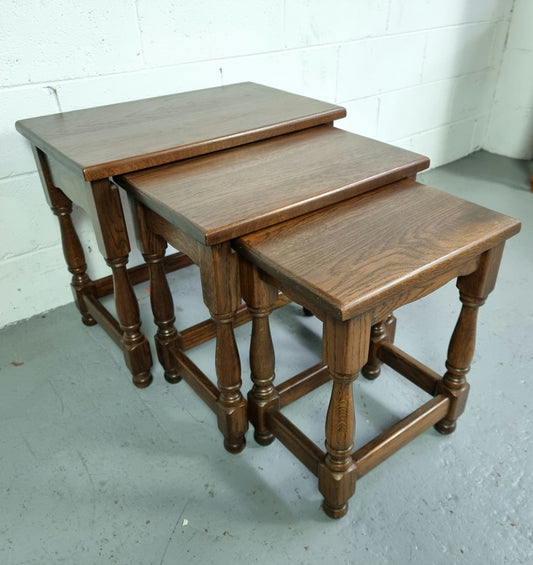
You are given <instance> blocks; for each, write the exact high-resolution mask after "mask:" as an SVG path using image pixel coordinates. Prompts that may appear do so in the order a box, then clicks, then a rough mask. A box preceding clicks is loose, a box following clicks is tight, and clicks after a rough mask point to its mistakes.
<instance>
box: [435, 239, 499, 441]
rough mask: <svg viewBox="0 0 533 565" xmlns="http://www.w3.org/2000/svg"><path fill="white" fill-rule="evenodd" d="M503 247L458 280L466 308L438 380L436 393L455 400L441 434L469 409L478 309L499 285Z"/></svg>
mask: <svg viewBox="0 0 533 565" xmlns="http://www.w3.org/2000/svg"><path fill="white" fill-rule="evenodd" d="M503 246H504V244H500V245H499V246H498V247H495V248H493V249H491V250H489V251H487V252H486V253H484V254H483V255H482V256H481V258H480V262H479V267H478V268H477V270H476V271H474V272H473V273H471V274H470V275H466V276H463V277H459V278H458V279H457V287H458V288H459V296H460V299H461V302H462V308H461V313H460V314H459V319H458V321H457V324H456V326H455V329H454V331H453V334H452V338H451V340H450V345H449V347H448V359H447V361H446V369H447V370H446V373H445V375H444V377H443V378H442V380H440V381H439V382H438V384H437V390H436V394H435V395H438V394H446V395H448V396H449V398H450V400H451V402H450V410H449V412H448V414H447V415H446V417H445V418H444V419H442V420H441V421H440V422H438V423H437V424H436V425H435V429H436V430H437V431H438V432H440V433H441V434H451V433H452V432H453V431H454V430H455V428H456V425H457V418H458V417H459V416H460V415H461V414H462V413H463V412H464V410H465V406H466V400H467V397H468V391H469V388H470V385H469V384H468V382H467V381H466V375H467V374H468V372H469V371H470V363H471V362H472V358H473V356H474V347H475V341H476V326H477V314H478V309H479V307H480V306H482V305H483V304H484V303H485V300H486V298H487V296H488V295H489V293H490V292H492V290H493V289H494V285H495V284H496V277H497V275H498V268H499V266H500V261H501V257H502V253H503Z"/></svg>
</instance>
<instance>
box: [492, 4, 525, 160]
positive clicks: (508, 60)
mask: <svg viewBox="0 0 533 565" xmlns="http://www.w3.org/2000/svg"><path fill="white" fill-rule="evenodd" d="M484 147H485V148H486V149H487V150H489V151H492V152H493V153H498V154H501V155H507V156H509V157H517V158H521V159H532V158H533V2H532V1H531V0H516V2H515V6H514V11H513V19H512V22H511V26H510V29H509V36H508V40H507V45H506V47H505V52H504V55H503V60H502V63H501V67H500V75H499V78H498V82H497V85H496V89H495V95H494V104H493V107H492V110H491V116H490V121H489V126H488V132H487V136H486V139H485V142H484Z"/></svg>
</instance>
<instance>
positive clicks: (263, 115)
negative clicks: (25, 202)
mask: <svg viewBox="0 0 533 565" xmlns="http://www.w3.org/2000/svg"><path fill="white" fill-rule="evenodd" d="M345 115H346V110H345V109H344V108H342V107H340V106H336V105H334V104H328V103H325V102H321V101H318V100H313V99H310V98H307V97H303V96H298V95H295V94H290V93H287V92H283V91H281V90H277V89H273V88H269V87H266V86H262V85H258V84H254V83H242V84H236V85H229V86H224V87H217V88H211V89H205V90H201V91H195V92H187V93H180V94H172V95H168V96H161V97H157V98H151V99H146V100H137V101H132V102H125V103H121V104H113V105H109V106H102V107H98V108H90V109H86V110H76V111H73V112H62V113H60V114H54V115H51V116H42V117H38V118H30V119H25V120H19V121H18V122H17V123H16V128H17V129H18V131H19V132H20V133H22V135H24V136H25V137H26V138H28V139H29V140H30V142H31V143H32V147H33V149H34V152H35V156H36V162H37V167H38V170H39V172H40V175H41V180H42V183H43V187H44V189H45V193H46V196H47V199H48V202H49V203H50V206H51V208H52V211H53V212H54V214H56V215H57V217H58V219H59V224H60V229H61V235H62V240H63V249H64V254H65V259H66V261H67V265H68V269H69V271H70V272H71V273H72V275H73V276H72V288H73V291H74V296H75V300H76V304H77V306H78V308H79V310H80V312H81V315H82V320H83V322H84V323H85V324H94V323H100V324H101V325H102V327H103V328H104V329H105V330H106V331H107V332H108V333H109V335H110V337H111V338H112V339H113V340H114V341H115V342H116V343H117V344H118V345H119V346H120V347H121V348H122V350H123V353H124V357H125V361H126V364H127V366H128V367H129V368H130V370H131V372H132V374H133V382H134V384H135V385H137V386H138V387H144V386H147V385H148V384H150V382H151V380H152V377H151V374H150V368H151V365H152V357H151V354H150V347H149V344H148V342H147V341H146V339H145V337H144V336H143V334H142V332H141V331H140V325H141V322H140V319H139V309H138V306H137V301H136V299H135V296H134V293H133V289H132V284H135V282H139V280H141V277H142V276H143V275H147V272H148V269H147V268H144V269H137V268H135V270H134V271H133V272H132V273H130V272H129V270H128V268H127V262H128V257H129V253H130V243H129V239H128V234H127V230H126V223H125V220H124V214H123V211H122V205H121V202H120V198H119V195H118V191H117V190H116V186H114V185H111V184H110V182H109V178H108V177H110V176H112V175H117V174H120V173H127V172H131V171H136V170H139V169H143V168H146V167H152V166H155V165H161V164H164V163H170V162H173V161H176V160H180V159H188V158H191V157H195V156H198V155H203V154H206V153H210V152H213V151H220V150H223V149H227V148H230V147H235V146H238V145H242V144H246V143H251V142H254V141H257V140H261V139H266V138H269V137H272V136H278V135H283V134H287V133H290V132H294V131H298V130H300V129H305V128H309V127H314V126H317V125H321V124H331V123H332V122H333V121H334V120H336V119H339V118H342V117H344V116H345ZM72 203H74V204H76V205H78V206H81V207H82V208H83V209H84V210H85V211H86V212H87V213H88V214H89V216H90V218H91V220H92V223H93V226H94V229H95V233H96V238H97V241H98V246H99V249H100V251H101V253H102V255H103V256H104V258H105V259H106V261H107V263H108V265H109V266H110V268H111V270H112V276H111V278H108V277H105V278H104V279H100V280H98V281H93V280H91V279H90V278H89V276H88V274H87V272H86V264H85V258H84V255H83V250H82V247H81V245H80V242H79V237H78V235H77V233H76V230H75V228H74V225H73V223H72V221H71V213H70V211H71V208H72ZM158 261H159V263H158V264H159V265H160V263H161V260H158ZM165 264H166V266H165V268H167V267H168V263H167V262H166V261H165ZM185 264H186V262H180V261H176V262H175V263H173V266H174V267H176V268H179V267H182V266H184V265H185ZM154 268H155V267H154ZM157 268H160V267H157ZM130 275H131V276H132V278H133V280H131V279H130ZM144 280H146V278H145V279H144ZM110 283H111V284H110ZM110 293H113V294H114V296H115V305H116V311H117V318H118V319H117V320H113V316H112V314H111V313H110V312H109V311H107V310H106V309H105V308H104V306H103V305H102V304H99V303H97V301H98V298H99V297H101V296H102V295H104V294H110ZM196 335H198V337H199V339H207V336H208V335H209V332H208V333H205V332H203V333H202V332H201V333H200V334H198V332H197V333H196ZM167 377H168V378H170V374H167Z"/></svg>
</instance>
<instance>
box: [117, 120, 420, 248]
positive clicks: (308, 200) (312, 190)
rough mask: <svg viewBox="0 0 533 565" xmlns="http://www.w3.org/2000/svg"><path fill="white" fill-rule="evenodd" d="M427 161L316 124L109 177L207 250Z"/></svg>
mask: <svg viewBox="0 0 533 565" xmlns="http://www.w3.org/2000/svg"><path fill="white" fill-rule="evenodd" d="M428 165H429V160H428V159H427V158H426V157H423V156H421V155H417V154H415V153H411V152H409V151H405V150H404V149H399V148H398V147H393V146H391V145H387V144H386V143H381V142H379V141H375V140H372V139H368V138H366V137H362V136H359V135H355V134H352V133H349V132H346V131H343V130H340V129H337V128H334V127H318V128H313V129H307V130H305V131H301V132H296V133H292V134H290V135H285V136H282V137H276V138H274V139H268V140H265V141H261V142H258V143H253V144H250V145H247V146H245V147H239V148H236V149H230V150H227V151H221V152H219V153H215V154H212V155H207V156H205V157H202V158H199V159H191V160H188V161H183V162H178V163H173V164H171V165H166V166H164V167H157V168H154V169H148V170H145V171H139V172H136V173H131V174H127V175H123V176H119V177H116V178H115V181H116V182H117V183H118V184H119V185H120V186H122V187H124V188H126V189H127V190H128V192H130V193H131V194H133V195H134V196H135V198H136V199H137V200H139V201H141V202H142V203H143V204H145V205H146V206H147V207H148V208H150V209H151V210H153V211H155V212H157V213H158V214H159V215H160V216H161V217H163V218H165V219H166V220H167V221H168V222H170V223H171V224H173V225H177V226H180V227H181V228H182V229H183V231H184V232H186V233H187V235H189V236H190V237H192V238H194V239H196V240H197V241H199V242H200V243H204V244H206V245H213V244H216V243H220V242H223V241H228V240H229V239H233V238H235V237H239V236H241V235H243V234H246V233H250V232H252V231H256V230H258V229H260V228H263V227H266V226H270V225H273V224H276V223H279V222H281V221H284V220H287V219H290V218H294V217H295V216H298V215H301V214H306V213H308V212H311V211H313V210H317V209H320V208H323V207H325V206H328V205H330V204H333V203H336V202H339V201H341V200H345V199H347V198H351V197H353V196H355V195H357V194H361V193H362V192H367V191H369V190H373V189H375V188H378V187H380V186H383V185H385V184H389V183H391V182H393V181H396V180H399V179H402V178H406V177H411V176H414V175H416V173H417V172H419V171H421V170H423V169H425V168H427V167H428Z"/></svg>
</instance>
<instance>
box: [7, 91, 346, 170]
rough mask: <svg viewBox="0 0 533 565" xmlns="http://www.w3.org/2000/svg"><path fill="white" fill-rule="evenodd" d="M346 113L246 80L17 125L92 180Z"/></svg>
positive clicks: (284, 131) (334, 117)
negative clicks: (244, 81)
mask: <svg viewBox="0 0 533 565" xmlns="http://www.w3.org/2000/svg"><path fill="white" fill-rule="evenodd" d="M345 115H346V110H345V109H344V108H342V107H340V106H336V105H334V104H329V103H326V102H321V101H319V100H314V99H312V98H307V97H305V96H299V95H296V94H291V93H288V92H284V91H282V90H277V89H274V88H269V87H266V86H262V85H259V84H255V83H251V82H248V83H240V84H234V85H228V86H221V87H216V88H208V89H205V90H198V91H194V92H186V93H180V94H171V95H168V96H160V97H157V98H148V99H145V100H136V101H132V102H123V103H120V104H112V105H109V106H100V107H97V108H90V109H85V110H76V111H72V112H63V113H60V114H53V115H50V116H42V117H38V118H29V119H25V120H19V121H18V122H17V123H16V128H17V130H18V131H19V132H20V133H22V135H24V136H25V137H27V138H28V139H29V140H30V141H31V142H32V143H33V144H34V145H35V146H37V147H39V148H40V149H41V150H43V151H44V152H45V153H46V154H48V155H52V156H53V157H54V158H56V159H58V160H59V161H61V162H63V163H64V164H66V165H67V166H69V167H73V168H75V169H78V170H79V169H81V171H82V172H83V176H84V178H85V180H88V181H90V180H97V179H101V178H104V177H109V176H112V175H117V174H121V173H126V172H129V171H135V170H139V169H144V168H146V167H153V166H156V165H161V164H163V163H170V162H172V161H176V160H179V159H185V158H189V157H193V156H196V155H202V154H204V153H209V152H211V151H218V150H221V149H225V148H228V147H235V146H237V145H241V144H244V143H249V142H252V141H257V140H259V139H265V138H268V137H272V136H274V135H282V134H285V133H289V132H292V131H296V130H299V129H302V128H306V127H312V126H316V125H320V124H325V123H331V122H333V121H334V120H336V119H340V118H343V117H344V116H345Z"/></svg>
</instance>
